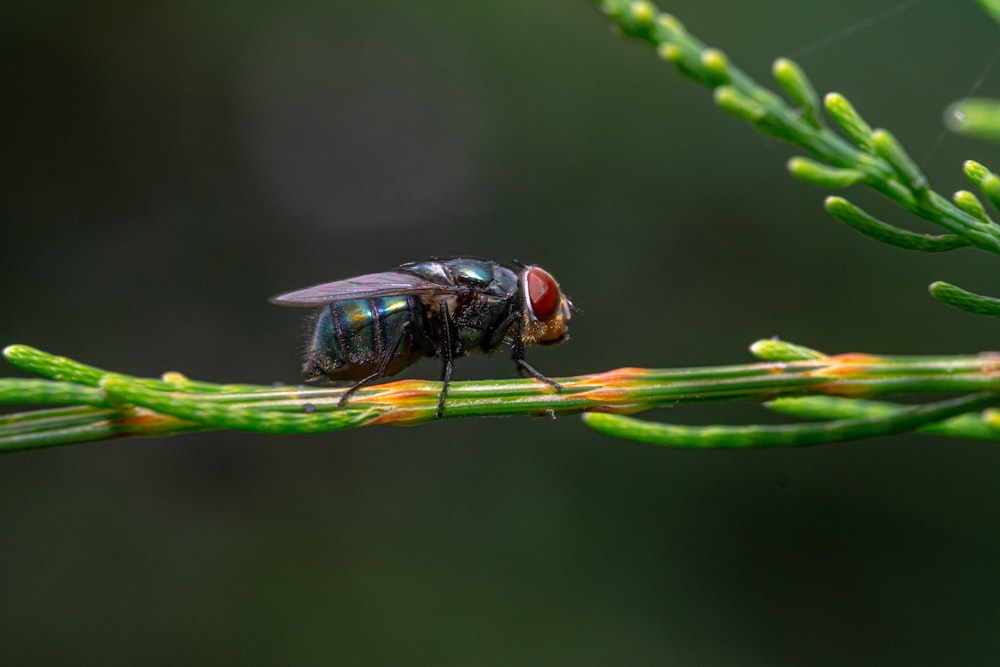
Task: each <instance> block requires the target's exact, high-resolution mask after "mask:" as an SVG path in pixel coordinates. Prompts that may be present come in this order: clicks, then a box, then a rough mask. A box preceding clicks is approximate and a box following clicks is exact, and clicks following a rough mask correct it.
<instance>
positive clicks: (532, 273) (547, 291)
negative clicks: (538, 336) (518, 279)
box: [524, 267, 559, 320]
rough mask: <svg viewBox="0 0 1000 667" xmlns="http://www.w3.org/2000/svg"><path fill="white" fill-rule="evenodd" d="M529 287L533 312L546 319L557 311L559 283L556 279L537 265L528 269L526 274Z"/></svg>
mask: <svg viewBox="0 0 1000 667" xmlns="http://www.w3.org/2000/svg"><path fill="white" fill-rule="evenodd" d="M524 282H525V285H526V286H527V288H528V305H530V306H531V312H532V313H534V315H535V317H537V318H538V319H540V320H546V319H548V318H550V317H552V316H553V315H555V313H556V309H557V308H558V307H559V285H557V284H556V279H555V278H553V277H552V276H550V275H549V274H548V272H546V271H543V270H542V269H539V268H537V267H532V268H530V269H528V273H527V275H526V276H525V281H524Z"/></svg>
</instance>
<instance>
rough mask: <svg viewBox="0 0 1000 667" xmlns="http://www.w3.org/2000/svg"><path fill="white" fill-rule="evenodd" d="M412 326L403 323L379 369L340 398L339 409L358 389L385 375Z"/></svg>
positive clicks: (407, 322)
mask: <svg viewBox="0 0 1000 667" xmlns="http://www.w3.org/2000/svg"><path fill="white" fill-rule="evenodd" d="M410 324H411V323H410V322H409V321H406V322H405V323H403V326H401V327H400V328H399V333H398V334H396V338H395V339H394V340H393V341H392V345H390V346H389V347H388V349H387V350H386V352H385V354H383V355H382V358H381V359H379V362H378V368H377V369H375V372H374V373H372V374H371V375H369V376H368V377H366V378H363V379H361V380H358V381H357V382H355V383H354V384H353V385H351V386H350V387H348V388H347V390H346V391H345V392H344V393H343V394H342V395H341V396H340V400H339V401H337V407H338V408H342V407H344V405H345V404H346V403H347V399H348V398H350V397H351V394H353V393H354V392H356V391H357V390H358V389H361V387H363V386H365V385H366V384H368V383H369V382H371V381H373V380H377V379H379V378H380V377H382V376H384V375H385V369H386V368H388V367H389V362H390V361H392V358H393V357H394V356H396V351H397V350H399V346H400V345H402V344H403V341H404V340H405V339H406V334H407V332H408V331H409V329H410Z"/></svg>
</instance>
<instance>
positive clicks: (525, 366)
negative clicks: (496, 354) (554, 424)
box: [510, 318, 562, 391]
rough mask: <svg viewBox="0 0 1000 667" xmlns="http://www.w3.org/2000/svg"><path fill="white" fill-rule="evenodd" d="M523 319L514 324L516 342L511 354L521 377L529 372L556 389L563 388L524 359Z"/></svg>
mask: <svg viewBox="0 0 1000 667" xmlns="http://www.w3.org/2000/svg"><path fill="white" fill-rule="evenodd" d="M521 326H522V324H521V319H520V318H518V319H517V321H516V322H515V324H514V342H513V343H512V345H511V352H510V356H511V359H513V360H514V363H515V364H516V365H517V373H518V375H520V376H521V377H524V374H525V373H527V374H528V375H530V376H531V377H533V378H535V379H536V380H541V381H542V382H544V383H545V384H548V385H551V386H552V388H553V389H555V390H556V391H560V390H562V385H561V384H559V383H558V382H556V381H555V380H553V379H551V378H548V377H546V376H544V375H542V374H541V373H539V372H538V371H537V370H535V368H534V367H533V366H532V365H531V364H529V363H528V362H527V361H525V360H524V339H523V338H522V337H521Z"/></svg>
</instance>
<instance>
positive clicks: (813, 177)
mask: <svg viewBox="0 0 1000 667" xmlns="http://www.w3.org/2000/svg"><path fill="white" fill-rule="evenodd" d="M597 4H598V5H599V7H600V8H601V9H602V10H603V11H604V12H605V13H606V14H607V15H608V16H609V17H610V18H611V19H612V20H613V21H614V22H615V23H616V25H617V26H618V27H619V28H620V29H621V31H622V33H624V34H625V35H628V36H631V37H635V38H637V39H639V40H641V41H643V42H646V43H648V44H650V45H652V46H653V47H655V49H656V52H657V53H658V54H659V55H660V56H661V57H662V58H664V59H665V60H666V61H667V62H669V63H670V64H672V65H673V66H674V67H675V68H677V70H678V71H679V72H680V73H681V74H683V75H685V76H687V77H689V78H691V79H694V80H695V81H697V82H699V83H701V84H703V85H706V86H708V87H709V88H712V89H713V98H714V100H715V103H716V104H717V105H718V106H719V107H721V108H722V109H723V110H725V111H727V112H729V113H730V114H732V115H734V116H736V117H737V118H740V119H742V120H745V121H747V122H749V123H750V124H752V125H753V126H754V127H755V128H756V129H757V130H759V131H761V132H763V133H764V134H767V135H769V136H772V137H775V138H778V139H781V140H784V141H788V142H790V143H793V144H795V145H796V146H798V147H800V148H802V149H803V150H805V151H807V152H808V153H809V154H810V155H811V156H812V157H811V158H806V157H796V158H793V159H792V160H790V161H789V163H788V169H789V172H790V173H791V174H792V176H794V177H795V178H797V179H799V180H802V181H805V182H807V183H812V184H813V185H817V186H819V187H823V188H847V187H850V186H854V185H862V186H865V187H868V188H870V189H872V190H875V191H876V192H879V193H880V194H882V195H883V196H885V197H886V198H888V199H890V200H891V201H893V202H895V203H896V204H898V205H900V206H902V207H903V208H905V209H907V210H909V211H910V212H911V213H913V214H914V215H917V216H919V217H921V218H923V219H925V220H928V221H930V222H932V223H934V224H936V225H938V226H940V227H942V228H943V229H944V230H945V231H946V232H948V233H947V234H943V235H929V234H919V233H915V232H911V231H908V230H905V229H901V228H899V227H897V226H895V225H891V224H889V223H887V222H883V221H881V220H878V219H876V218H875V217H873V216H872V215H870V214H868V213H866V212H864V211H862V210H861V209H860V208H858V207H857V206H855V205H854V204H852V203H851V202H849V201H848V200H847V199H845V198H842V197H831V198H830V199H828V200H827V202H826V206H827V210H828V211H829V212H830V214H831V215H832V216H833V217H834V218H835V219H836V220H838V221H840V222H843V223H845V224H847V225H849V226H850V227H852V228H853V229H856V230H857V231H859V232H861V233H862V234H865V235H866V236H868V237H870V238H874V239H876V240H879V241H882V242H883V243H887V244H890V245H893V246H896V247H898V248H905V249H907V250H917V251H921V252H944V251H947V250H953V249H955V248H961V247H967V246H968V247H974V248H979V249H980V250H985V251H987V252H991V253H994V254H1000V225H998V224H997V222H996V221H994V220H993V218H992V217H991V216H990V215H989V213H987V211H986V208H985V207H984V206H983V204H982V203H981V202H980V201H979V199H978V198H977V197H976V196H975V195H974V194H972V193H971V192H967V191H960V192H958V193H956V194H955V195H954V197H953V198H952V200H951V201H949V200H948V199H947V198H946V197H944V196H942V195H940V194H939V193H937V192H935V191H934V190H933V189H932V188H931V186H930V184H929V183H928V181H927V178H926V177H925V176H924V174H923V173H922V172H921V170H920V168H919V167H918V166H917V164H916V162H914V161H913V159H912V158H911V157H910V156H909V154H908V153H907V152H906V149H905V148H904V147H903V146H902V145H901V144H900V143H899V141H898V140H897V139H896V138H895V137H894V136H893V134H892V133H891V132H890V131H889V130H886V129H880V128H875V129H873V128H872V127H871V125H869V124H868V122H867V121H865V119H864V118H863V117H862V116H861V114H859V113H858V111H857V110H856V109H855V108H854V106H853V105H852V104H851V103H850V102H849V101H848V100H847V99H846V98H845V97H844V96H843V95H840V94H838V93H829V94H827V95H826V96H825V97H824V98H823V102H822V107H823V109H824V110H825V111H826V115H827V116H828V117H829V118H830V119H831V120H832V121H833V122H834V124H835V125H836V127H837V128H839V130H840V132H842V133H843V134H842V135H841V134H838V133H837V132H834V131H833V129H831V128H830V127H829V126H828V125H827V124H826V123H825V122H824V119H823V116H822V114H821V113H820V101H819V100H820V96H819V95H818V93H817V92H816V89H815V87H814V86H813V85H812V83H811V82H810V81H809V79H808V77H807V76H806V74H805V72H803V71H802V69H801V68H800V67H799V66H798V65H797V64H795V63H794V62H792V61H791V60H788V59H785V58H781V59H778V60H777V61H775V63H774V67H773V68H772V73H773V75H774V78H775V80H776V81H777V82H778V83H779V84H780V86H781V88H782V89H783V90H784V92H785V93H786V94H787V95H788V98H789V99H790V100H791V104H789V103H788V102H786V101H784V100H783V99H781V97H779V96H778V95H776V94H775V93H773V92H771V91H770V90H768V89H766V88H764V87H763V86H761V85H760V84H758V83H757V82H756V81H754V80H753V79H751V78H750V77H749V76H747V75H746V74H745V73H744V72H742V71H741V70H740V69H738V68H737V67H735V66H734V65H732V64H731V63H730V62H729V60H728V58H726V56H725V55H724V54H723V53H722V52H721V51H719V50H718V49H714V48H709V47H707V46H706V45H705V44H704V43H703V42H701V41H700V40H698V39H697V38H696V37H695V36H693V35H691V34H690V33H689V32H688V31H687V30H686V29H685V28H684V26H683V25H682V24H681V23H680V21H678V20H677V19H676V18H675V17H673V16H671V15H669V14H664V13H661V12H659V10H657V9H656V7H655V6H654V5H653V4H652V3H649V2H645V1H639V2H632V1H629V0H599V1H598V2H597ZM981 4H983V6H984V7H985V8H986V9H987V10H988V11H991V12H993V14H994V16H996V15H997V13H996V11H995V10H996V5H997V3H996V2H995V1H993V0H982V1H981ZM956 108H958V109H959V110H960V111H961V113H962V114H964V115H963V116H962V117H963V118H964V119H965V123H966V124H965V126H964V129H965V131H966V132H968V133H972V134H978V135H979V136H986V135H989V134H990V133H996V134H997V136H1000V132H997V128H1000V112H998V107H997V105H996V104H995V103H986V102H983V101H982V100H966V101H965V102H963V103H960V106H959V107H956ZM971 164H974V165H975V166H974V168H972V167H970V166H969V163H967V165H966V174H967V175H969V179H970V181H972V183H973V185H975V186H976V187H978V188H980V189H981V190H982V191H983V193H984V194H985V195H986V197H987V198H988V199H989V201H990V202H991V203H992V204H993V205H994V206H997V205H998V202H1000V196H998V194H1000V180H998V179H997V176H996V175H995V174H993V173H992V172H990V171H989V170H988V169H987V168H985V167H983V166H982V165H979V164H977V163H971ZM970 172H974V173H970ZM963 293H964V295H965V296H964V298H963V299H962V300H961V301H956V300H954V299H947V298H944V299H942V301H943V302H944V303H947V304H949V305H953V306H956V307H960V308H963V309H964V310H968V311H970V312H975V313H980V314H991V315H992V314H996V313H995V309H993V308H992V307H991V306H990V303H991V300H990V299H989V298H987V297H980V296H978V295H976V294H973V293H971V292H968V291H963ZM931 294H932V295H934V296H935V297H940V296H941V293H940V291H939V290H934V289H932V290H931ZM977 300H981V303H979V304H977V303H976V301H977Z"/></svg>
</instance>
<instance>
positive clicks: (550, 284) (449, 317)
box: [271, 258, 572, 417]
mask: <svg viewBox="0 0 1000 667" xmlns="http://www.w3.org/2000/svg"><path fill="white" fill-rule="evenodd" d="M271 302H272V303H275V304H278V305H280V306H297V307H303V308H317V309H318V310H317V312H316V314H315V316H314V318H313V320H312V325H311V335H310V337H309V340H308V342H307V345H306V350H305V354H304V359H303V364H302V375H303V377H304V378H305V379H306V380H318V379H322V378H328V379H330V380H353V381H354V384H353V385H351V386H350V387H349V388H348V389H347V391H346V392H345V393H344V395H343V396H342V397H341V399H340V403H339V405H341V406H342V405H344V403H345V402H346V401H347V399H348V397H349V396H350V395H351V394H353V393H354V392H355V391H357V390H358V389H359V388H361V387H362V386H364V385H366V384H368V383H369V382H372V381H373V380H376V379H378V378H381V377H385V376H389V375H395V374H396V373H398V372H400V371H401V370H403V369H404V368H406V367H407V366H410V365H411V364H413V363H414V362H416V361H417V360H418V359H420V358H421V357H440V358H441V381H442V383H443V386H442V388H441V395H440V397H439V398H438V407H437V416H438V417H441V414H442V412H443V410H444V400H445V396H446V395H447V393H448V384H449V382H450V380H451V371H452V364H453V362H454V360H455V359H457V358H458V357H461V356H463V355H466V354H469V353H470V352H493V351H495V350H497V349H498V348H499V347H500V346H501V345H503V344H504V343H507V344H509V345H510V347H511V357H512V358H513V360H514V363H515V364H516V365H517V369H518V373H520V374H522V375H524V374H528V375H531V376H532V377H534V378H536V379H538V380H541V381H542V382H545V383H547V384H549V385H551V386H552V387H554V388H555V389H556V390H557V391H558V389H559V384H558V383H556V382H554V381H553V380H550V379H549V378H547V377H546V376H544V375H542V374H541V373H539V372H538V371H537V370H535V369H534V368H533V367H532V366H531V365H530V364H529V363H528V362H527V361H525V359H524V347H525V345H527V344H530V343H537V344H539V345H551V344H554V343H560V342H562V341H564V340H566V338H567V337H568V335H567V322H568V321H569V319H570V310H571V308H572V304H571V303H570V301H569V299H567V298H566V296H565V295H564V294H563V293H562V291H561V290H560V289H559V283H557V282H556V279H555V278H553V277H552V274H550V273H549V272H548V271H546V270H545V269H542V268H540V267H537V266H521V267H519V268H517V269H512V268H508V267H506V266H503V265H501V264H498V263H496V262H491V261H488V260H482V259H468V258H453V259H431V260H428V261H425V262H410V263H407V264H403V265H401V266H398V267H396V268H395V269H392V270H391V271H386V272H383V273H370V274H366V275H363V276H357V277H355V278H348V279H346V280H338V281H335V282H332V283H323V284H321V285H314V286H312V287H307V288H305V289H301V290H296V291H294V292H288V293H287V294H281V295H279V296H276V297H274V298H272V299H271Z"/></svg>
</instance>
